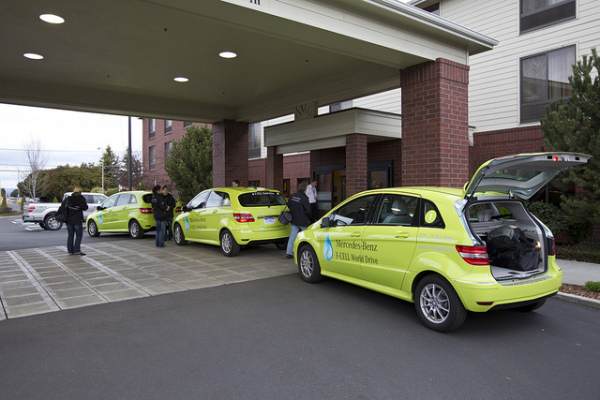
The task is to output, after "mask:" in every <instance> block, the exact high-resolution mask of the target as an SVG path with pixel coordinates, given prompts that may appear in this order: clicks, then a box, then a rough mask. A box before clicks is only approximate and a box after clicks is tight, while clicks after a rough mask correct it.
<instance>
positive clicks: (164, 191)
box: [162, 185, 176, 240]
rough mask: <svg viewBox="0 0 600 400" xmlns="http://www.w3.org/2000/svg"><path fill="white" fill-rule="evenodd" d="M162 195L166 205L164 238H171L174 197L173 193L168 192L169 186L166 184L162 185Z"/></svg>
mask: <svg viewBox="0 0 600 400" xmlns="http://www.w3.org/2000/svg"><path fill="white" fill-rule="evenodd" d="M162 195H163V196H164V198H165V204H166V206H167V210H166V217H167V218H166V220H165V221H166V224H165V229H166V234H165V240H171V239H172V238H173V230H172V227H173V215H174V211H175V205H176V202H175V197H173V195H172V194H171V193H169V187H168V186H167V185H163V187H162Z"/></svg>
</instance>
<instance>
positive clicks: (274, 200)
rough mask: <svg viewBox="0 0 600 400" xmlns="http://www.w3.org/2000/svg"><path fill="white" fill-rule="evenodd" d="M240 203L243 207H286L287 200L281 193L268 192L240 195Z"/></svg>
mask: <svg viewBox="0 0 600 400" xmlns="http://www.w3.org/2000/svg"><path fill="white" fill-rule="evenodd" d="M238 201H239V202H240V205H241V206H242V207H268V206H283V205H285V199H284V198H283V197H282V196H281V195H280V194H279V193H276V192H266V191H258V192H252V193H244V194H240V195H239V196H238Z"/></svg>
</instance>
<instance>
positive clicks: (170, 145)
mask: <svg viewBox="0 0 600 400" xmlns="http://www.w3.org/2000/svg"><path fill="white" fill-rule="evenodd" d="M172 148H173V142H166V143H165V163H166V162H167V157H169V153H170V152H171V149H172Z"/></svg>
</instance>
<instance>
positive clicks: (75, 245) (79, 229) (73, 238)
mask: <svg viewBox="0 0 600 400" xmlns="http://www.w3.org/2000/svg"><path fill="white" fill-rule="evenodd" d="M60 208H61V209H62V210H61V213H62V215H63V216H64V220H65V222H66V223H67V251H68V252H69V254H75V255H80V256H85V253H82V252H81V237H82V235H83V212H84V211H85V210H87V209H88V204H87V201H85V197H83V196H82V195H81V188H80V187H79V186H75V187H74V188H73V193H71V195H70V196H68V197H65V199H64V200H63V202H62V204H61V205H60Z"/></svg>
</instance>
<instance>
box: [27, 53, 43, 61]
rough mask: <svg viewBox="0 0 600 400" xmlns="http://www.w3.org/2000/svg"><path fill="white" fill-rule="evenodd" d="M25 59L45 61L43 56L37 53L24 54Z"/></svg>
mask: <svg viewBox="0 0 600 400" xmlns="http://www.w3.org/2000/svg"><path fill="white" fill-rule="evenodd" d="M23 57H25V58H29V59H30V60H43V59H44V56H43V55H41V54H37V53H25V54H23Z"/></svg>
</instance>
